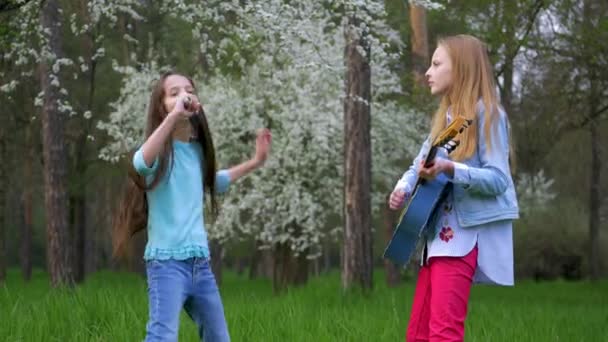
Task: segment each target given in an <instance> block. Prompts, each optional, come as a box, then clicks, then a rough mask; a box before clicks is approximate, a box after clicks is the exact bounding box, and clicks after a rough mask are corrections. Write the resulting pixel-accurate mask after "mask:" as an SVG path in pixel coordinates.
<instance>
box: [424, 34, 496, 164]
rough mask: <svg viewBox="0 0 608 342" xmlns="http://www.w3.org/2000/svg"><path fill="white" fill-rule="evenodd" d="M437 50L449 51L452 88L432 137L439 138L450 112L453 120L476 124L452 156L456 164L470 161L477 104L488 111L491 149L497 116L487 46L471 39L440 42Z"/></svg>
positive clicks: (435, 119)
mask: <svg viewBox="0 0 608 342" xmlns="http://www.w3.org/2000/svg"><path fill="white" fill-rule="evenodd" d="M437 46H441V47H443V48H445V49H446V51H447V53H448V55H449V56H450V60H451V61H452V84H451V86H450V87H449V88H448V91H447V92H446V93H445V94H444V95H443V97H442V98H441V103H440V104H439V108H438V109H437V111H436V112H435V114H434V116H433V120H432V123H431V137H432V138H433V139H434V138H436V137H437V136H438V135H439V132H441V130H443V129H444V128H445V127H446V125H447V122H446V112H447V111H448V108H449V109H450V111H451V115H452V116H453V117H456V116H463V117H465V118H467V119H472V120H474V121H473V122H474V123H473V125H471V127H469V128H467V129H466V130H464V131H463V133H462V135H461V138H460V147H459V148H457V149H456V150H455V151H454V152H453V153H452V154H451V158H452V159H453V160H457V161H462V160H465V159H468V158H470V157H471V156H473V154H474V153H475V151H476V148H477V135H478V132H477V120H476V119H477V110H478V109H477V102H478V101H479V100H480V99H481V100H482V102H483V104H484V107H485V114H484V115H485V120H484V121H485V125H484V130H485V133H486V145H487V146H488V147H487V148H488V150H489V149H490V148H491V146H490V144H491V143H490V128H491V127H492V126H493V124H494V122H495V120H496V117H497V116H498V99H497V96H496V84H495V82H494V75H493V71H492V65H491V64H490V58H489V57H488V53H487V50H486V45H485V44H484V43H483V42H482V41H480V40H479V39H477V38H475V37H473V36H469V35H456V36H450V37H445V38H441V39H439V40H438V42H437Z"/></svg>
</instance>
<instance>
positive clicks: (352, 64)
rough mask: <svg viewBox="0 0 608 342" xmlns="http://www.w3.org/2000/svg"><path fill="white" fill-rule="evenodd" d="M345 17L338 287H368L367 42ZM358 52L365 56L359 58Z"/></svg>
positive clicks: (352, 20) (370, 258)
mask: <svg viewBox="0 0 608 342" xmlns="http://www.w3.org/2000/svg"><path fill="white" fill-rule="evenodd" d="M360 23H361V22H360V20H358V19H357V18H355V17H354V16H352V17H350V18H349V21H348V24H347V26H346V28H345V32H344V35H345V38H346V48H345V50H344V60H345V64H346V82H345V88H346V89H345V91H346V96H345V100H344V178H345V179H344V181H345V183H344V219H345V220H344V242H343V243H344V248H343V249H344V251H343V256H342V257H343V260H342V267H343V268H342V286H343V288H344V289H348V288H350V287H352V286H353V285H354V284H358V285H360V286H361V287H362V288H363V289H371V288H372V274H373V255H372V233H371V197H370V192H371V139H370V101H371V96H370V83H371V82H370V77H371V71H370V65H369V54H370V47H369V41H368V40H367V39H366V37H365V36H364V35H363V36H362V35H360V34H359V33H358V32H357V30H356V28H357V27H358V26H359V24H360ZM360 51H362V52H363V53H364V54H365V55H361V52H360Z"/></svg>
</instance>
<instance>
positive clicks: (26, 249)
mask: <svg viewBox="0 0 608 342" xmlns="http://www.w3.org/2000/svg"><path fill="white" fill-rule="evenodd" d="M25 145H26V149H27V156H26V157H25V158H24V167H23V195H22V196H23V197H22V198H21V203H22V209H23V211H22V213H23V219H22V222H23V227H22V228H21V229H22V230H21V247H20V252H19V256H20V261H21V262H20V264H21V274H22V275H23V279H24V280H25V281H29V280H30V279H31V277H32V232H33V222H32V219H33V213H32V210H33V199H32V193H33V190H32V187H33V184H34V177H33V162H34V160H36V158H35V155H36V152H35V145H34V139H33V137H32V129H31V127H30V126H28V127H27V128H26V133H25Z"/></svg>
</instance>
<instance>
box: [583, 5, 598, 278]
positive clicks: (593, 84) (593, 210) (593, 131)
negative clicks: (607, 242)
mask: <svg viewBox="0 0 608 342" xmlns="http://www.w3.org/2000/svg"><path fill="white" fill-rule="evenodd" d="M598 4H599V2H596V1H593V0H586V1H584V4H583V18H582V20H583V34H584V36H586V37H590V36H591V34H593V33H592V32H594V30H596V28H595V27H594V24H593V23H594V22H596V21H595V20H594V19H595V17H596V16H601V14H599V13H602V12H603V11H601V9H600V8H599V6H596V5H598ZM592 54H593V52H592V51H587V50H585V53H584V57H585V59H584V60H585V63H586V69H587V70H586V71H587V74H588V77H589V95H588V96H589V97H588V101H589V102H588V103H589V108H588V111H589V114H588V117H589V118H592V117H594V113H596V112H597V111H598V110H599V107H600V106H599V104H600V103H601V102H600V101H601V99H602V97H601V90H602V89H601V87H600V85H599V80H598V75H601V72H600V70H598V68H597V64H595V63H594V62H593V59H594V56H593V55H592ZM599 125H600V123H599V121H598V120H592V121H591V122H589V131H590V135H591V142H590V144H591V165H590V168H589V276H590V278H591V280H592V281H596V280H598V279H599V278H600V272H601V260H600V231H599V228H600V220H601V217H600V208H601V206H602V204H601V201H602V199H601V197H600V187H601V179H600V178H601V177H600V176H601V173H600V172H601V168H602V165H601V158H600V157H601V156H600V139H601V136H600V134H599V132H598V129H599Z"/></svg>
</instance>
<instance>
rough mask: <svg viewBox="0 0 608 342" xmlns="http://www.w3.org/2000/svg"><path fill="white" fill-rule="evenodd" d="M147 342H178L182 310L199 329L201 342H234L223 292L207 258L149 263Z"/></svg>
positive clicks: (147, 270)
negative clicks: (231, 341) (224, 304)
mask: <svg viewBox="0 0 608 342" xmlns="http://www.w3.org/2000/svg"><path fill="white" fill-rule="evenodd" d="M146 273H147V274H148V305H149V312H150V317H149V320H148V324H147V325H146V340H145V341H146V342H148V341H162V342H166V341H177V331H178V328H179V314H180V312H181V309H182V307H183V308H184V309H185V310H186V312H187V313H188V315H189V316H190V318H192V320H193V321H194V322H195V323H196V325H197V326H198V333H199V336H200V338H201V341H205V342H225V341H230V336H229V335H228V327H227V325H226V319H225V318H224V308H223V305H222V299H221V298H220V292H219V290H218V288H217V284H216V282H215V277H214V276H213V272H211V267H210V265H209V259H207V258H190V259H186V260H172V259H169V260H149V261H147V262H146Z"/></svg>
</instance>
